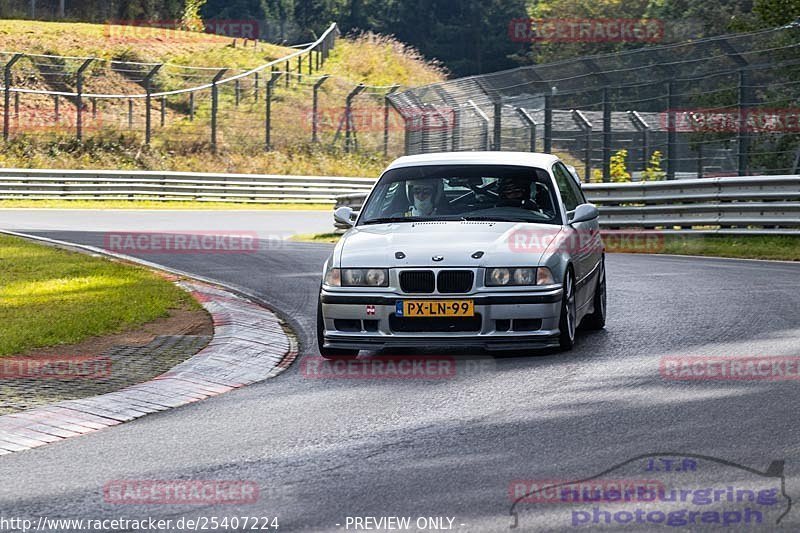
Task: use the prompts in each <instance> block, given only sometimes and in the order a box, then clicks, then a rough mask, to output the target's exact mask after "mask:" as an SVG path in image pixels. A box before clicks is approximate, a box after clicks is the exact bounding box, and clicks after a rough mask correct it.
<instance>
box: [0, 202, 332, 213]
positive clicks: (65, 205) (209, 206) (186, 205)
mask: <svg viewBox="0 0 800 533" xmlns="http://www.w3.org/2000/svg"><path fill="white" fill-rule="evenodd" d="M0 209H177V210H188V209H200V210H204V211H208V210H217V211H225V210H229V211H235V210H258V211H270V210H273V211H274V210H278V211H289V210H297V211H331V210H332V209H333V206H332V205H331V204H249V203H232V202H179V201H175V202H171V201H164V202H160V201H156V200H0Z"/></svg>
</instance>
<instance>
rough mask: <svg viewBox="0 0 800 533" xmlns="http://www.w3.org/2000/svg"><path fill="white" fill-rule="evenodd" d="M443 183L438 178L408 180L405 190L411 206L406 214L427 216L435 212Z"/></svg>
mask: <svg viewBox="0 0 800 533" xmlns="http://www.w3.org/2000/svg"><path fill="white" fill-rule="evenodd" d="M443 189H444V185H443V184H442V180H439V179H421V180H410V181H409V182H408V184H407V191H406V193H407V194H408V198H409V201H410V202H411V206H410V207H409V211H408V212H407V213H406V215H410V216H412V217H429V216H432V215H435V214H437V211H438V209H437V205H438V203H439V200H440V198H441V197H442V192H443Z"/></svg>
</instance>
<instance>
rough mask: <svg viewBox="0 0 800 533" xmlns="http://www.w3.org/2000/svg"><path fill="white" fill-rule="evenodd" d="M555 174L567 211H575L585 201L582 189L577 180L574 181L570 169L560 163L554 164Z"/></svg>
mask: <svg viewBox="0 0 800 533" xmlns="http://www.w3.org/2000/svg"><path fill="white" fill-rule="evenodd" d="M553 175H554V176H555V178H556V184H557V185H558V190H559V192H560V193H561V199H562V200H563V201H564V207H565V208H566V210H567V211H573V210H574V209H575V208H576V207H578V206H579V205H580V204H581V203H583V200H582V195H581V191H580V190H579V189H578V186H577V185H576V184H575V182H574V181H572V177H571V176H570V175H569V171H568V170H567V169H565V168H564V167H563V166H562V165H561V164H560V163H556V164H555V165H553Z"/></svg>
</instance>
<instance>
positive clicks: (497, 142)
mask: <svg viewBox="0 0 800 533" xmlns="http://www.w3.org/2000/svg"><path fill="white" fill-rule="evenodd" d="M502 122H503V104H502V101H500V100H498V101H496V102H495V103H494V142H493V143H492V149H493V150H495V151H497V152H499V151H500V150H502V149H503V146H502V139H503V124H502Z"/></svg>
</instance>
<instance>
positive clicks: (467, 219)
mask: <svg viewBox="0 0 800 533" xmlns="http://www.w3.org/2000/svg"><path fill="white" fill-rule="evenodd" d="M461 220H462V221H464V222H470V221H475V222H533V221H532V220H528V219H527V218H514V217H498V216H489V217H474V216H469V217H461Z"/></svg>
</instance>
